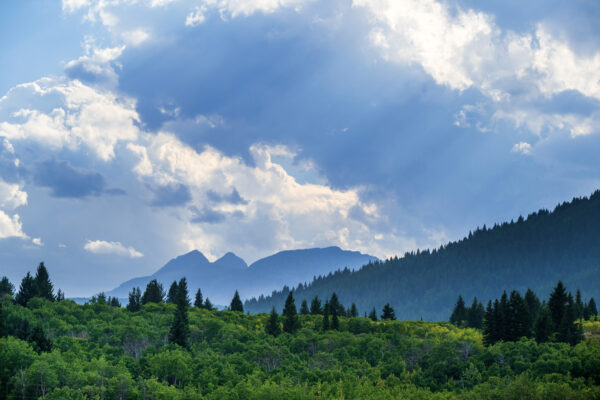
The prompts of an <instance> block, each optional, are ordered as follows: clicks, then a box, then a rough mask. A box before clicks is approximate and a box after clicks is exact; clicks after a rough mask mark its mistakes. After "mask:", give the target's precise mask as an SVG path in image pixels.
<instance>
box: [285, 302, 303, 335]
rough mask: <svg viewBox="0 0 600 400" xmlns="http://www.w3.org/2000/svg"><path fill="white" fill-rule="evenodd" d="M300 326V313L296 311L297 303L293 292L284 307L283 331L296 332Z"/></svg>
mask: <svg viewBox="0 0 600 400" xmlns="http://www.w3.org/2000/svg"><path fill="white" fill-rule="evenodd" d="M299 326H300V323H299V321H298V314H297V312H296V304H295V303H294V296H293V294H292V292H290V293H289V294H288V297H287V299H286V300H285V306H284V307H283V331H284V332H287V333H294V332H295V331H296V330H297V329H298V328H299Z"/></svg>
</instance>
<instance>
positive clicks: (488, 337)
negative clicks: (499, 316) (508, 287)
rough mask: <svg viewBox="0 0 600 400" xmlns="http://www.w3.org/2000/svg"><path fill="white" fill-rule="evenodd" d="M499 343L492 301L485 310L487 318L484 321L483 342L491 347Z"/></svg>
mask: <svg viewBox="0 0 600 400" xmlns="http://www.w3.org/2000/svg"><path fill="white" fill-rule="evenodd" d="M497 341H498V336H497V329H496V316H495V312H494V308H493V307H492V301H491V300H490V301H488V304H487V307H486V309H485V318H484V320H483V342H484V343H485V344H486V345H488V346H489V345H492V344H494V343H496V342H497Z"/></svg>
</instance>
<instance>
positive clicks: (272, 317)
mask: <svg viewBox="0 0 600 400" xmlns="http://www.w3.org/2000/svg"><path fill="white" fill-rule="evenodd" d="M265 332H267V333H268V334H269V335H271V336H275V337H277V336H279V335H280V334H281V325H280V324H279V315H278V314H277V311H276V310H275V307H273V309H272V310H271V314H269V320H268V321H267V324H266V325H265Z"/></svg>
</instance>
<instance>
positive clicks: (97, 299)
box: [92, 292, 106, 305]
mask: <svg viewBox="0 0 600 400" xmlns="http://www.w3.org/2000/svg"><path fill="white" fill-rule="evenodd" d="M92 304H104V305H105V304H106V295H105V294H104V292H100V293H98V295H97V296H94V297H92Z"/></svg>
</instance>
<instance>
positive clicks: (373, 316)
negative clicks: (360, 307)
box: [369, 307, 377, 322]
mask: <svg viewBox="0 0 600 400" xmlns="http://www.w3.org/2000/svg"><path fill="white" fill-rule="evenodd" d="M369 318H370V319H371V321H374V322H377V311H376V310H375V307H373V309H372V310H371V312H370V313H369Z"/></svg>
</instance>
